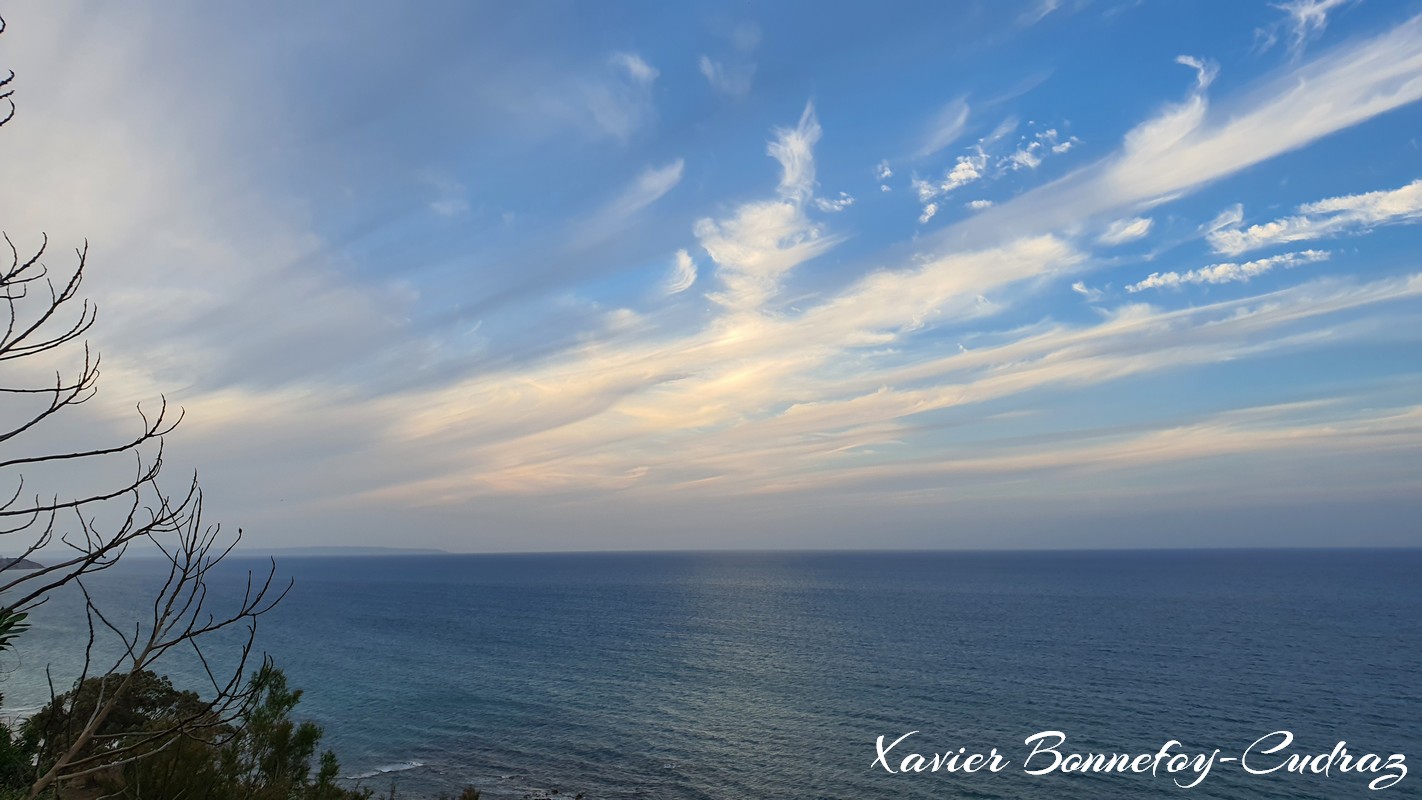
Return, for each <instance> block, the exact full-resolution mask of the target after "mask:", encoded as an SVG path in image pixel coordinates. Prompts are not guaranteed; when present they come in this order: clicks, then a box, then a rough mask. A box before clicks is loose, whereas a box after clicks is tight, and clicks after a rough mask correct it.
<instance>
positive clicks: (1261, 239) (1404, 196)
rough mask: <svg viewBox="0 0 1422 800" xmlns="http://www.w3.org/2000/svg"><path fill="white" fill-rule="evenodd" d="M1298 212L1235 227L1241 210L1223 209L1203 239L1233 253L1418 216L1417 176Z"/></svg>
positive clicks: (1420, 186) (1421, 212)
mask: <svg viewBox="0 0 1422 800" xmlns="http://www.w3.org/2000/svg"><path fill="white" fill-rule="evenodd" d="M1298 212H1299V213H1298V214H1296V215H1294V216H1289V217H1283V218H1281V219H1276V220H1274V221H1272V222H1266V223H1264V224H1262V225H1251V226H1249V227H1247V228H1235V227H1230V225H1238V224H1239V223H1240V222H1241V221H1242V220H1243V210H1242V209H1240V210H1239V211H1238V212H1237V213H1236V212H1233V211H1226V213H1225V214H1222V215H1221V217H1220V218H1218V219H1217V220H1216V221H1215V222H1214V223H1212V224H1211V226H1210V228H1211V230H1210V232H1209V233H1208V234H1206V237H1205V238H1206V239H1207V240H1208V241H1209V243H1210V245H1211V246H1212V247H1214V249H1215V252H1218V253H1226V254H1228V255H1238V254H1240V253H1244V252H1248V251H1250V250H1257V249H1259V248H1261V247H1271V246H1274V245H1279V244H1285V243H1288V242H1301V241H1310V240H1315V239H1324V238H1331V237H1335V236H1342V235H1345V234H1354V233H1365V232H1367V231H1370V230H1372V229H1373V228H1376V227H1378V226H1380V225H1391V224H1406V223H1415V222H1419V221H1422V179H1419V180H1415V181H1413V182H1412V183H1409V184H1407V185H1406V186H1403V187H1401V188H1398V189H1391V190H1381V191H1375V192H1366V193H1364V194H1351V195H1344V196H1341V197H1331V198H1328V199H1325V200H1319V201H1317V202H1313V203H1305V204H1303V205H1301V206H1299V207H1298Z"/></svg>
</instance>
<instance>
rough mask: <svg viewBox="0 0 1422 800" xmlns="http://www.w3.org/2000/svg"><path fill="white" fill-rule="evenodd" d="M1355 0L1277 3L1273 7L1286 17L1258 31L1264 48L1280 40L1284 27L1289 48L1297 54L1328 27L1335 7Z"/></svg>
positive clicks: (1312, 0) (1313, 0)
mask: <svg viewBox="0 0 1422 800" xmlns="http://www.w3.org/2000/svg"><path fill="white" fill-rule="evenodd" d="M1351 2H1353V0H1289V2H1285V3H1275V4H1273V7H1274V8H1276V9H1278V10H1279V11H1282V12H1284V18H1283V19H1282V20H1280V21H1279V22H1277V23H1275V24H1274V25H1271V26H1269V27H1268V28H1264V29H1262V30H1259V31H1257V32H1256V33H1257V35H1258V37H1259V38H1260V39H1261V40H1262V43H1263V47H1264V49H1268V48H1269V47H1271V46H1273V44H1274V43H1275V42H1276V41H1278V37H1279V30H1280V28H1283V29H1284V30H1285V31H1286V33H1287V34H1288V37H1289V50H1290V52H1292V53H1294V54H1295V55H1297V54H1298V53H1300V52H1302V50H1303V48H1304V45H1305V44H1307V43H1308V41H1309V40H1310V39H1313V38H1315V37H1317V36H1318V35H1319V34H1321V33H1323V29H1324V28H1326V27H1328V14H1329V12H1331V11H1333V10H1334V9H1336V8H1338V7H1340V6H1343V5H1346V4H1348V3H1351Z"/></svg>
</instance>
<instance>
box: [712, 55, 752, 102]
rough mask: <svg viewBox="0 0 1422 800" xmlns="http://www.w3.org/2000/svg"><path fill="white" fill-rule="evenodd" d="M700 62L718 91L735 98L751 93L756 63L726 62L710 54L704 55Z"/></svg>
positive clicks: (713, 86) (713, 87)
mask: <svg viewBox="0 0 1422 800" xmlns="http://www.w3.org/2000/svg"><path fill="white" fill-rule="evenodd" d="M698 64H699V66H700V68H701V74H702V75H703V76H704V77H705V78H706V82H707V83H709V84H711V88H712V89H715V90H716V91H717V92H718V93H720V94H723V95H726V96H727V97H734V98H742V97H745V96H746V95H748V94H750V91H751V86H752V84H753V83H754V80H755V64H751V63H738V64H726V63H724V62H721V61H718V60H716V59H714V58H711V57H710V56H702V57H701V60H700V61H699V62H698Z"/></svg>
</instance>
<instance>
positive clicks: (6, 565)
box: [0, 556, 44, 569]
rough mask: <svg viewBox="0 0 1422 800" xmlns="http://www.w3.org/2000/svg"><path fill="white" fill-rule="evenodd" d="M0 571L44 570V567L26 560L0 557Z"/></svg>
mask: <svg viewBox="0 0 1422 800" xmlns="http://www.w3.org/2000/svg"><path fill="white" fill-rule="evenodd" d="M0 569H44V565H43V564H38V563H36V562H34V561H31V560H29V559H28V558H5V557H3V556H0Z"/></svg>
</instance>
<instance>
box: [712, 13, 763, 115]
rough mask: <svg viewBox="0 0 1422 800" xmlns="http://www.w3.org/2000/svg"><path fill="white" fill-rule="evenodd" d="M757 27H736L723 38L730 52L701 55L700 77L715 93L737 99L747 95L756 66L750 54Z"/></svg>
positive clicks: (755, 43)
mask: <svg viewBox="0 0 1422 800" xmlns="http://www.w3.org/2000/svg"><path fill="white" fill-rule="evenodd" d="M760 36H761V31H760V26H759V25H756V24H755V23H753V22H744V23H741V24H740V25H737V26H736V28H735V29H734V30H733V31H731V33H730V35H729V36H728V37H727V38H729V40H730V44H731V52H730V53H728V54H726V55H724V56H722V57H719V58H713V57H712V56H708V55H702V56H701V58H700V59H698V61H697V66H698V67H699V68H700V70H701V75H702V77H704V78H706V82H707V83H709V84H710V85H711V88H712V89H713V90H715V91H716V93H718V94H721V95H724V96H726V97H731V98H734V99H737V100H739V99H741V98H744V97H746V96H747V95H749V94H750V92H751V88H752V86H753V84H754V82H755V71H756V65H755V62H754V61H753V60H751V55H752V53H753V51H754V50H755V49H756V47H757V46H758V45H759V44H760Z"/></svg>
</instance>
